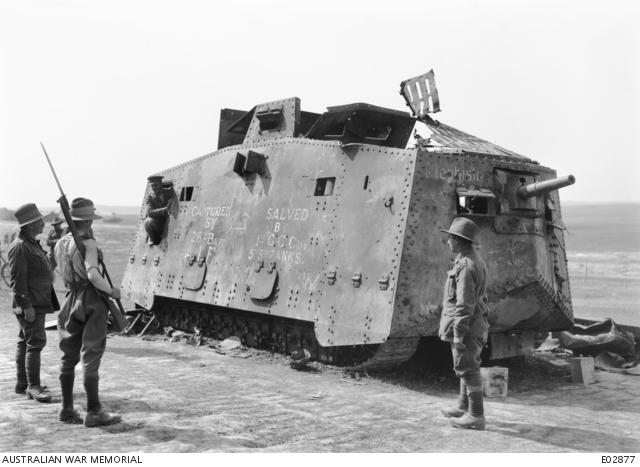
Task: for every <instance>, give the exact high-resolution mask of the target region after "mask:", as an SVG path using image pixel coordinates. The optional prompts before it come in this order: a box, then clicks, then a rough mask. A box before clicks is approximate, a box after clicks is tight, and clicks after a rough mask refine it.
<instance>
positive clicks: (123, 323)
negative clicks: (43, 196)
mask: <svg viewBox="0 0 640 467" xmlns="http://www.w3.org/2000/svg"><path fill="white" fill-rule="evenodd" d="M40 146H42V150H43V151H44V156H45V157H46V158H47V162H48V163H49V167H50V168H51V173H53V178H54V179H55V181H56V184H57V185H58V189H59V190H60V195H61V196H60V198H59V199H58V203H59V204H60V209H61V210H62V214H63V215H64V219H65V221H67V226H69V231H70V232H71V235H72V236H73V241H74V242H75V243H76V247H77V248H78V251H79V252H80V256H81V257H82V260H83V261H84V255H85V249H84V244H83V243H82V240H81V238H80V235H79V234H78V231H77V230H76V228H75V225H74V224H73V219H72V218H71V209H70V208H69V201H67V195H65V194H64V191H62V185H60V181H59V180H58V176H57V175H56V171H55V169H54V168H53V164H52V163H51V159H49V154H47V150H46V149H45V148H44V144H42V143H40ZM98 263H99V265H100V267H101V268H102V274H103V276H104V278H105V279H107V282H108V283H109V286H110V287H112V288H113V283H112V282H111V278H110V277H109V273H108V272H107V266H106V265H105V264H104V261H103V260H102V259H101V258H100V255H98ZM96 292H97V293H98V296H99V297H100V298H101V299H102V300H103V301H104V303H105V305H106V306H107V308H108V309H109V311H110V312H111V316H113V321H114V324H115V325H116V326H117V327H118V328H119V329H120V331H125V330H126V329H127V328H128V327H129V321H127V318H125V316H124V313H125V311H124V308H123V306H122V303H121V302H120V300H119V299H117V298H113V297H109V296H108V295H107V294H106V293H104V292H103V291H101V290H98V289H97V288H96ZM113 302H115V303H116V305H117V306H115V305H114V303H113Z"/></svg>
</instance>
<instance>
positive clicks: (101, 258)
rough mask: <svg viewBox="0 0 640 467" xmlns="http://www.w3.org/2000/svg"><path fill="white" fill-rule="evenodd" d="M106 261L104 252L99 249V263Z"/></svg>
mask: <svg viewBox="0 0 640 467" xmlns="http://www.w3.org/2000/svg"><path fill="white" fill-rule="evenodd" d="M103 260H104V255H103V254H102V250H101V249H100V248H98V263H102V261H103Z"/></svg>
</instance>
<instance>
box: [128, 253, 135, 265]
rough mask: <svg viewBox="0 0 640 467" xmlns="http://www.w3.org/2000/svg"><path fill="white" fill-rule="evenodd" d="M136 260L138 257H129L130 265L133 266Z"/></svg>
mask: <svg viewBox="0 0 640 467" xmlns="http://www.w3.org/2000/svg"><path fill="white" fill-rule="evenodd" d="M135 260H136V255H129V263H131V264H133V263H134V261H135Z"/></svg>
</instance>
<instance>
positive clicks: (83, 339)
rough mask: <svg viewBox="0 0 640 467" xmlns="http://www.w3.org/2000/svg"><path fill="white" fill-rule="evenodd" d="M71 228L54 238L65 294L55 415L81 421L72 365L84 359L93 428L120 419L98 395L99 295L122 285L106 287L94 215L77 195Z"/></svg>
mask: <svg viewBox="0 0 640 467" xmlns="http://www.w3.org/2000/svg"><path fill="white" fill-rule="evenodd" d="M71 218H72V219H73V229H72V228H71V227H72V226H69V231H70V232H69V233H68V234H66V235H65V236H64V237H62V239H61V240H60V241H59V242H58V244H57V245H56V248H55V254H56V260H57V262H58V264H59V265H60V269H61V274H62V278H63V280H64V282H65V284H66V286H67V288H68V289H69V294H68V295H67V299H66V300H65V302H64V305H63V307H62V310H61V311H60V314H59V315H58V332H59V334H60V350H62V360H61V365H60V387H61V390H62V409H61V410H60V412H59V414H58V415H59V419H60V421H62V422H65V423H81V422H82V421H83V420H82V418H81V417H80V414H79V413H78V412H77V411H76V410H75V409H74V407H73V383H74V379H75V366H76V365H77V364H78V362H79V361H80V360H82V367H83V369H84V389H85V392H86V394H87V413H86V415H85V417H84V426H86V427H94V426H100V425H111V424H113V423H118V422H119V421H120V420H121V418H120V416H118V415H113V414H109V413H107V412H105V411H104V410H103V409H102V405H101V404H100V398H99V374H98V368H99V367H100V360H101V359H102V355H103V353H104V350H105V347H106V343H107V314H108V308H107V305H106V303H105V301H104V299H103V297H102V296H101V295H102V294H106V295H109V296H111V297H114V298H120V290H119V289H118V288H116V287H113V288H112V287H111V286H109V283H108V282H107V280H105V279H104V278H103V277H102V274H101V272H100V269H99V268H98V263H99V261H98V256H99V254H100V253H99V250H98V247H97V245H96V241H95V239H94V238H93V234H92V230H91V225H92V223H93V220H94V219H101V217H100V216H98V215H96V214H95V208H94V206H93V202H92V201H91V200H88V199H85V198H76V199H74V200H73V201H72V203H71ZM72 230H75V231H76V232H77V234H78V236H79V237H80V239H82V243H83V246H84V250H85V253H84V260H83V258H82V254H81V252H80V251H79V250H78V248H77V247H76V244H75V242H74V240H73V233H72V232H71V231H72Z"/></svg>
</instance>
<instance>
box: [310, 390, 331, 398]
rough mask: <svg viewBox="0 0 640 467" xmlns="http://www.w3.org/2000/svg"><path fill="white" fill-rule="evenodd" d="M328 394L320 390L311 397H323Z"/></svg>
mask: <svg viewBox="0 0 640 467" xmlns="http://www.w3.org/2000/svg"><path fill="white" fill-rule="evenodd" d="M326 395H327V394H326V393H324V392H322V391H318V392H317V393H315V394H311V399H322V398H323V397H325V396H326Z"/></svg>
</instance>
